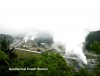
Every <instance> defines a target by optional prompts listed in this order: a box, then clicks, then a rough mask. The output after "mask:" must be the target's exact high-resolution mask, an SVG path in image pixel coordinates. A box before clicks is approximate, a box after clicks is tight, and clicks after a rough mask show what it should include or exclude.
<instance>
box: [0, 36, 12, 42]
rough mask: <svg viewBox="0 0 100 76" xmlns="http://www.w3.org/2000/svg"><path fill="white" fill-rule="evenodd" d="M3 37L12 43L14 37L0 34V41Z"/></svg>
mask: <svg viewBox="0 0 100 76" xmlns="http://www.w3.org/2000/svg"><path fill="white" fill-rule="evenodd" d="M4 38H5V39H6V41H9V42H10V43H13V41H14V38H13V37H12V36H11V35H6V34H0V41H1V40H2V39H4Z"/></svg>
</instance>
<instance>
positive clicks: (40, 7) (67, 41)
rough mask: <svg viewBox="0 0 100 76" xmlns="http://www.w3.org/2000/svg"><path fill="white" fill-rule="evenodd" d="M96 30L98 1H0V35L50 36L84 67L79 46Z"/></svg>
mask: <svg viewBox="0 0 100 76" xmlns="http://www.w3.org/2000/svg"><path fill="white" fill-rule="evenodd" d="M99 26H100V2H98V1H97V0H88V2H87V0H84V1H80V0H75V1H74V0H70V1H68V0H67V1H65V0H50V1H46V0H43V1H40V0H37V1H35V0H34V1H32V0H17V1H13V0H9V1H8V0H0V33H4V34H12V35H13V34H23V33H28V32H50V33H52V34H53V36H54V41H55V42H56V41H60V42H62V43H63V44H64V45H65V46H66V54H68V53H71V52H72V51H73V53H75V54H76V55H77V56H78V57H79V58H80V60H82V61H83V62H84V63H87V62H86V58H85V55H84V53H83V51H82V49H81V47H82V43H83V42H84V40H85V37H86V35H87V33H89V31H93V30H99V29H100V27H99Z"/></svg>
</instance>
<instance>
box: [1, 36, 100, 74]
mask: <svg viewBox="0 0 100 76" xmlns="http://www.w3.org/2000/svg"><path fill="white" fill-rule="evenodd" d="M40 41H41V40H40ZM44 43H45V41H44ZM47 43H48V40H47V42H46V44H47ZM9 46H10V42H9V41H7V40H6V37H4V38H2V39H1V41H0V76H5V75H8V76H47V75H48V76H100V68H99V67H100V58H99V56H98V58H97V64H96V65H95V66H94V67H93V68H88V67H87V66H85V67H83V68H77V67H76V66H70V65H68V64H67V61H65V59H64V58H63V57H62V56H61V55H60V54H59V53H57V52H56V51H54V50H55V49H49V48H48V49H46V50H47V51H45V52H43V53H41V54H36V53H32V52H28V51H22V50H15V49H14V48H12V49H11V48H10V47H9ZM58 48H59V49H64V48H63V47H62V46H58ZM90 49H91V50H92V51H94V52H95V53H96V54H98V55H100V42H98V41H94V42H93V43H91V44H90ZM76 65H77V63H76ZM9 68H23V69H25V70H21V69H20V70H9Z"/></svg>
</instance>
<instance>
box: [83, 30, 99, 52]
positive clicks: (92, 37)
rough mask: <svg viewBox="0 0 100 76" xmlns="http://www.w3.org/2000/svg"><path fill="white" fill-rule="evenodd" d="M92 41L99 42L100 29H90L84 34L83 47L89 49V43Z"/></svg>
mask: <svg viewBox="0 0 100 76" xmlns="http://www.w3.org/2000/svg"><path fill="white" fill-rule="evenodd" d="M94 41H98V42H100V31H92V32H90V33H89V34H88V35H87V36H86V39H85V44H84V47H85V49H86V50H89V51H90V49H91V48H90V44H92V43H94Z"/></svg>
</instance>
